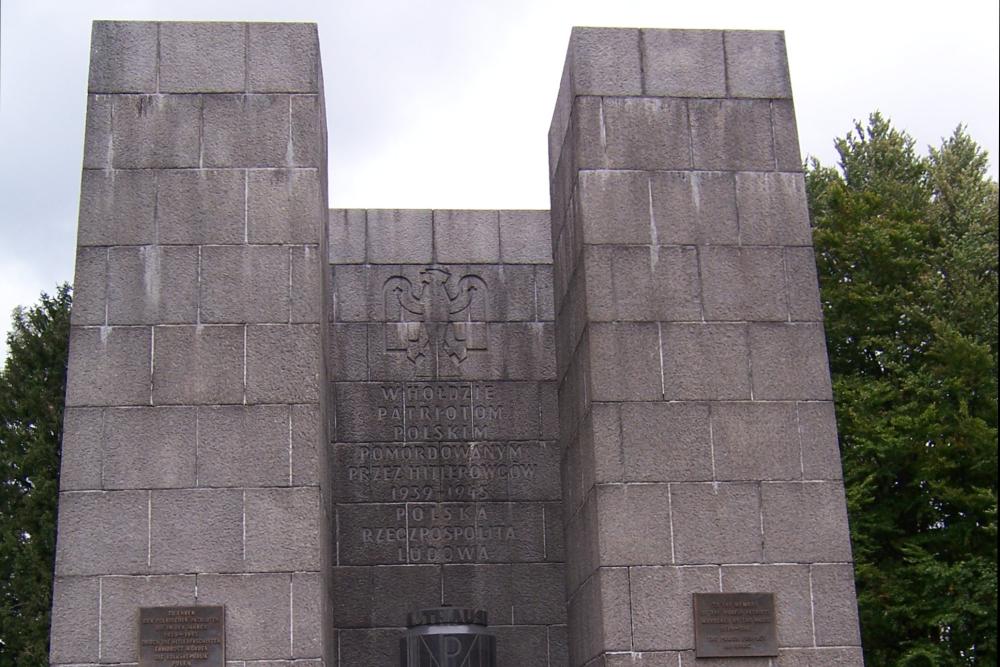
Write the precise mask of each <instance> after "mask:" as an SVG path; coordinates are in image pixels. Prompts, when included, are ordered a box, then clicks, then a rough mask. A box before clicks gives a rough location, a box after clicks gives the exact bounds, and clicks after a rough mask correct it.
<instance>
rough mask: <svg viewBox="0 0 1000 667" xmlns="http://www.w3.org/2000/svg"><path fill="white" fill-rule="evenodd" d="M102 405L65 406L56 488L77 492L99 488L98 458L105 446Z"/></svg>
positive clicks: (99, 462) (99, 458) (99, 460)
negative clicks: (100, 406) (88, 406)
mask: <svg viewBox="0 0 1000 667" xmlns="http://www.w3.org/2000/svg"><path fill="white" fill-rule="evenodd" d="M103 440H104V410H103V409H102V408H66V409H65V411H64V412H63V441H62V454H61V456H60V473H59V488H60V489H61V490H63V491H80V490H86V489H100V488H101V466H102V462H101V458H102V456H103V454H102V449H103V446H104V443H103Z"/></svg>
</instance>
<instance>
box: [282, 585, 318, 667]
mask: <svg viewBox="0 0 1000 667" xmlns="http://www.w3.org/2000/svg"><path fill="white" fill-rule="evenodd" d="M326 593H327V591H326V582H325V577H324V576H323V574H322V573H320V572H296V573H294V574H292V587H291V596H290V597H291V601H290V602H289V604H290V605H291V607H292V627H291V630H290V632H291V636H292V656H293V657H294V658H296V659H298V658H310V657H322V655H323V632H324V629H323V625H324V623H325V621H326V620H327V619H326V616H327V614H326V613H325V605H324V599H325V597H326ZM298 664H302V663H298ZM316 667H323V666H322V663H320V662H318V661H317V664H316Z"/></svg>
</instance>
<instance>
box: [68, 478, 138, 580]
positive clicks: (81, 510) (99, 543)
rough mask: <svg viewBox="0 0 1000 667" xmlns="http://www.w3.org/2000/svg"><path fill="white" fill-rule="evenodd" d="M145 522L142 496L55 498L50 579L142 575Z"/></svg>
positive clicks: (121, 493)
mask: <svg viewBox="0 0 1000 667" xmlns="http://www.w3.org/2000/svg"><path fill="white" fill-rule="evenodd" d="M148 519H149V492H148V491H73V492H63V493H61V494H60V495H59V525H58V534H59V536H60V537H59V544H58V547H57V549H56V565H55V572H56V576H73V575H93V574H109V573H111V574H140V573H141V574H145V573H146V572H147V569H148V568H147V560H146V559H147V555H148V554H147V546H148V545H147V535H148V534H149V520H148Z"/></svg>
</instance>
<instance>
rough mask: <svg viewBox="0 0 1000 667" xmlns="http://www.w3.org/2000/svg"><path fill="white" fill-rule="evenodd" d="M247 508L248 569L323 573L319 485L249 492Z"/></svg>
mask: <svg viewBox="0 0 1000 667" xmlns="http://www.w3.org/2000/svg"><path fill="white" fill-rule="evenodd" d="M245 498H246V501H245V502H246V504H245V509H244V512H245V514H244V521H245V522H246V529H245V530H246V532H245V540H246V545H245V555H244V559H245V561H246V567H247V569H248V570H251V571H257V572H282V571H303V570H306V571H309V570H319V569H320V566H321V563H320V545H319V539H320V527H319V522H320V518H321V516H322V513H321V511H320V507H321V506H320V497H319V487H318V486H305V487H298V488H290V489H248V490H247V491H246V496H245Z"/></svg>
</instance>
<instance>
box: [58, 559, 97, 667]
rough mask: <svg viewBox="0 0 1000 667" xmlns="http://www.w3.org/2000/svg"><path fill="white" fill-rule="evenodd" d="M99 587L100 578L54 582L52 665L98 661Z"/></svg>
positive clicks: (70, 578)
mask: <svg viewBox="0 0 1000 667" xmlns="http://www.w3.org/2000/svg"><path fill="white" fill-rule="evenodd" d="M98 586H99V579H98V577H56V578H55V581H54V582H53V586H52V625H51V633H52V634H51V637H52V640H51V645H50V647H49V659H50V660H51V661H52V662H53V664H60V663H82V662H92V663H96V662H97V661H98V659H99V657H98V656H99V655H100V647H99V641H100V640H99V638H100V627H99V624H100V606H101V597H100V593H99V589H98Z"/></svg>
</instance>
